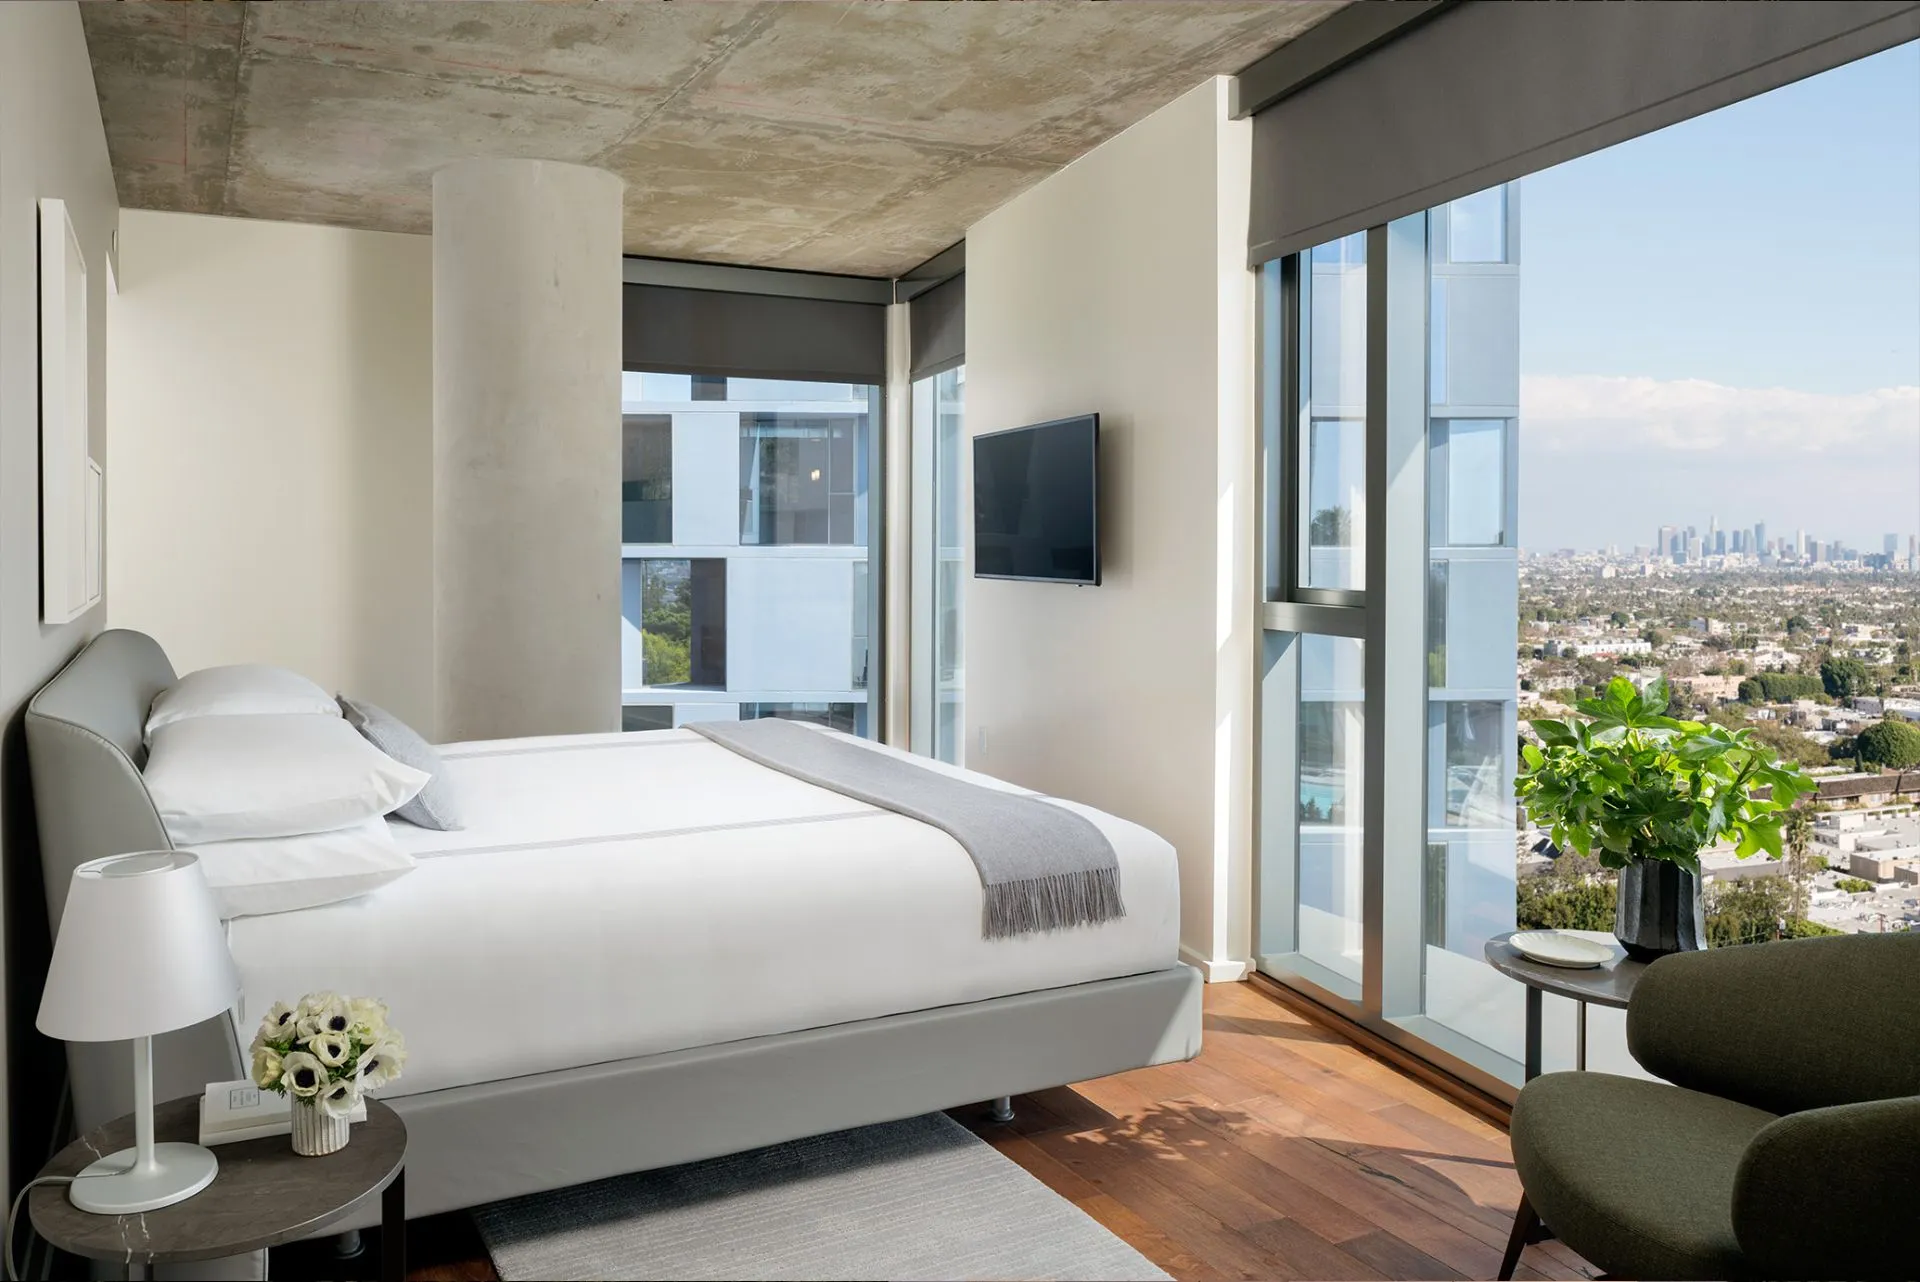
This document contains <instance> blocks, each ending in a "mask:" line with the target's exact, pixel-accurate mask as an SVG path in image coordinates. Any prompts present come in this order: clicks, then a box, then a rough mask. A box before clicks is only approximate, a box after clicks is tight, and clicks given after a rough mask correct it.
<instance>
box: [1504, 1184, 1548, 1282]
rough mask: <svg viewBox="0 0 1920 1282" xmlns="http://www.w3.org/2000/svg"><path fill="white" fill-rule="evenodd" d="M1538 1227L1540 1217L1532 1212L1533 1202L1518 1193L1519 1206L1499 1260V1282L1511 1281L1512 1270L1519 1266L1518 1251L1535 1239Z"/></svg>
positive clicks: (1523, 1194)
mask: <svg viewBox="0 0 1920 1282" xmlns="http://www.w3.org/2000/svg"><path fill="white" fill-rule="evenodd" d="M1539 1227H1540V1217H1539V1215H1538V1214H1536V1213H1535V1212H1534V1209H1533V1203H1531V1202H1529V1201H1527V1195H1526V1194H1525V1193H1522V1194H1521V1195H1520V1208H1519V1209H1518V1210H1516V1211H1515V1212H1514V1213H1513V1232H1512V1233H1510V1234H1509V1235H1508V1236H1507V1255H1506V1258H1505V1259H1503V1260H1501V1261H1500V1282H1511V1280H1512V1278H1513V1271H1514V1270H1515V1269H1517V1268H1519V1267H1520V1252H1522V1251H1524V1250H1525V1249H1526V1247H1527V1243H1529V1242H1533V1241H1536V1240H1538V1239H1536V1238H1535V1237H1534V1230H1535V1229H1537V1228H1539Z"/></svg>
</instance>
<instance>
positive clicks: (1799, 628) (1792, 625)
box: [1787, 614, 1813, 633]
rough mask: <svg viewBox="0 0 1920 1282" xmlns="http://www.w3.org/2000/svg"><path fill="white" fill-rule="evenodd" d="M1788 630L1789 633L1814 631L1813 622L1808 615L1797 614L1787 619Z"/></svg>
mask: <svg viewBox="0 0 1920 1282" xmlns="http://www.w3.org/2000/svg"><path fill="white" fill-rule="evenodd" d="M1787 631H1788V632H1789V633H1793V632H1811V631H1813V623H1812V621H1811V620H1809V619H1808V618H1807V616H1806V615H1804V614H1796V615H1794V616H1792V617H1791V618H1789V619H1788V620H1787Z"/></svg>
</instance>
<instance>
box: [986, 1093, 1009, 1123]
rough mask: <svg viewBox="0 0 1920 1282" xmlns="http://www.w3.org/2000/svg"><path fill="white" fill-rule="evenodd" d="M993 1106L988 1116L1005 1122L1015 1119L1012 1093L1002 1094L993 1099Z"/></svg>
mask: <svg viewBox="0 0 1920 1282" xmlns="http://www.w3.org/2000/svg"><path fill="white" fill-rule="evenodd" d="M991 1107H992V1111H991V1112H990V1113H988V1114H987V1116H988V1117H990V1118H991V1119H993V1120H994V1121H996V1122H1000V1123H1002V1124H1005V1123H1007V1122H1011V1121H1012V1120H1013V1097H1012V1096H1011V1095H1002V1096H1000V1097H999V1098H998V1099H996V1100H994V1101H993V1104H992V1106H991Z"/></svg>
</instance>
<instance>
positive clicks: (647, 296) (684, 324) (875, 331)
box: [621, 285, 887, 384]
mask: <svg viewBox="0 0 1920 1282" xmlns="http://www.w3.org/2000/svg"><path fill="white" fill-rule="evenodd" d="M621 290H622V294H621V304H622V308H623V310H624V323H623V327H622V333H621V359H622V364H623V365H624V366H625V367H626V368H627V369H630V370H649V371H653V372H656V373H666V374H707V375H713V376H717V377H722V378H727V377H731V378H788V379H798V380H801V381H804V382H817V383H867V384H880V383H885V382H886V381H887V320H886V318H887V309H886V308H885V307H883V306H876V305H874V304H872V303H850V302H844V301H839V300H834V299H820V298H783V297H775V296H772V295H767V294H736V293H725V292H721V291H718V290H705V289H678V288H675V287H673V286H668V285H623V286H621Z"/></svg>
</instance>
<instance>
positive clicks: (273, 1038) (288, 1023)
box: [253, 1002, 299, 1044]
mask: <svg viewBox="0 0 1920 1282" xmlns="http://www.w3.org/2000/svg"><path fill="white" fill-rule="evenodd" d="M298 1024H299V1016H298V1014H297V1013H296V1012H295V1011H294V1009H293V1007H291V1006H289V1005H287V1004H286V1003H285V1002H275V1003H274V1004H273V1008H272V1009H271V1010H269V1011H268V1012H267V1015H266V1018H265V1019H262V1020H261V1021H260V1031H259V1032H258V1033H255V1034H254V1037H253V1040H254V1042H255V1043H256V1044H258V1043H263V1042H284V1041H286V1040H287V1039H288V1038H289V1037H292V1036H293V1035H294V1034H295V1033H296V1032H298V1031H299V1030H298Z"/></svg>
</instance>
